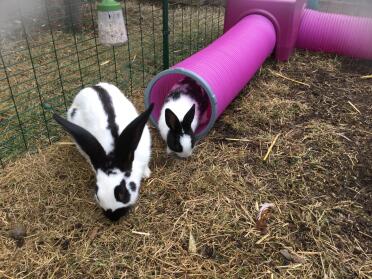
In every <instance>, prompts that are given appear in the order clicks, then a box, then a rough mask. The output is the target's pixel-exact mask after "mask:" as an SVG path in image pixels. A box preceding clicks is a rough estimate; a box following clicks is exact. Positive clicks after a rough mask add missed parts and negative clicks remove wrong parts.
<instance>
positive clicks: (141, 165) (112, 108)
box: [53, 82, 153, 221]
mask: <svg viewBox="0 0 372 279" xmlns="http://www.w3.org/2000/svg"><path fill="white" fill-rule="evenodd" d="M152 109H153V105H151V106H150V107H149V108H148V109H147V110H146V111H145V112H143V113H141V114H139V115H138V113H137V111H136V108H135V107H134V105H133V104H132V103H131V102H130V101H129V100H128V99H127V98H126V97H125V96H124V94H123V93H122V92H121V91H120V90H119V88H117V87H116V86H115V85H112V84H108V83H102V82H101V83H99V84H97V85H95V86H92V87H87V88H84V89H82V90H81V91H80V92H79V93H78V94H77V95H76V96H75V99H74V101H73V103H72V105H71V107H70V108H69V110H68V112H67V120H66V119H64V118H62V117H61V116H59V115H57V114H54V115H53V117H54V119H55V120H56V121H57V122H58V123H59V124H60V125H61V126H62V127H63V128H64V129H65V130H66V131H67V132H68V133H69V134H70V135H71V136H72V137H73V139H74V141H75V143H76V145H77V147H78V149H79V151H80V152H81V153H82V155H83V156H84V157H85V158H86V159H87V160H88V162H89V163H90V164H91V166H92V168H93V170H94V172H95V173H96V189H95V199H96V201H97V203H98V204H99V205H100V207H101V208H102V209H103V211H104V214H105V216H106V217H107V218H109V219H110V220H111V221H116V220H118V219H119V218H120V217H121V216H123V215H125V214H127V212H128V211H129V209H130V208H131V206H133V205H134V204H135V203H136V201H137V199H138V195H139V190H140V183H141V180H142V178H147V177H149V176H150V174H151V171H150V169H149V166H148V165H149V161H150V156H151V137H150V131H149V129H148V127H147V125H146V123H147V120H148V118H149V116H150V113H151V111H152Z"/></svg>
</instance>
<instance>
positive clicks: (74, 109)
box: [70, 108, 77, 118]
mask: <svg viewBox="0 0 372 279" xmlns="http://www.w3.org/2000/svg"><path fill="white" fill-rule="evenodd" d="M76 111H77V108H73V109H72V111H71V113H70V117H71V118H73V117H74V115H75V113H76Z"/></svg>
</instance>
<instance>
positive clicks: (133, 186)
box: [129, 181, 137, 192]
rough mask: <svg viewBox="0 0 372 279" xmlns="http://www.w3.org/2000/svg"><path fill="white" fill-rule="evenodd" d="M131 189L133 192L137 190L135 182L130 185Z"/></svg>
mask: <svg viewBox="0 0 372 279" xmlns="http://www.w3.org/2000/svg"><path fill="white" fill-rule="evenodd" d="M129 187H130V189H131V190H132V191H133V192H134V191H136V189H137V185H136V183H134V182H133V181H132V182H130V183H129Z"/></svg>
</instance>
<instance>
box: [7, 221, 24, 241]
mask: <svg viewBox="0 0 372 279" xmlns="http://www.w3.org/2000/svg"><path fill="white" fill-rule="evenodd" d="M9 236H10V237H11V238H13V239H14V240H22V239H23V238H24V237H25V236H26V228H25V227H24V226H23V225H16V226H15V227H14V229H12V230H11V231H10V233H9Z"/></svg>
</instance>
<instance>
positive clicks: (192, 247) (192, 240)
mask: <svg viewBox="0 0 372 279" xmlns="http://www.w3.org/2000/svg"><path fill="white" fill-rule="evenodd" d="M189 253H191V254H196V243H195V238H194V236H193V235H192V232H191V231H190V236H189Z"/></svg>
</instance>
